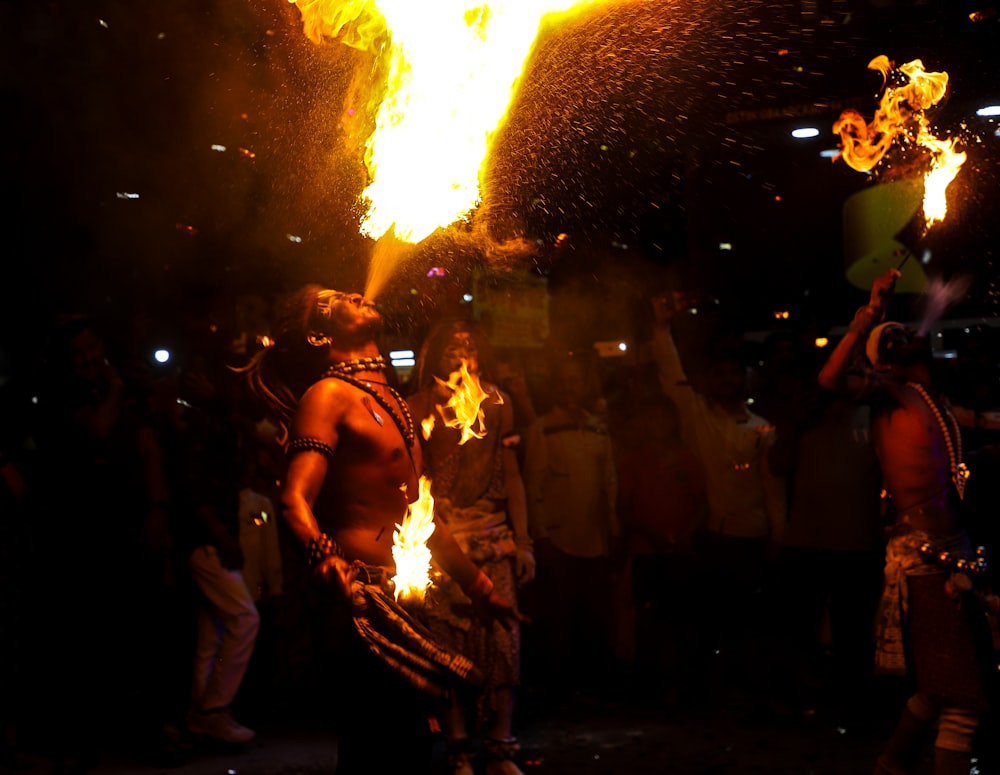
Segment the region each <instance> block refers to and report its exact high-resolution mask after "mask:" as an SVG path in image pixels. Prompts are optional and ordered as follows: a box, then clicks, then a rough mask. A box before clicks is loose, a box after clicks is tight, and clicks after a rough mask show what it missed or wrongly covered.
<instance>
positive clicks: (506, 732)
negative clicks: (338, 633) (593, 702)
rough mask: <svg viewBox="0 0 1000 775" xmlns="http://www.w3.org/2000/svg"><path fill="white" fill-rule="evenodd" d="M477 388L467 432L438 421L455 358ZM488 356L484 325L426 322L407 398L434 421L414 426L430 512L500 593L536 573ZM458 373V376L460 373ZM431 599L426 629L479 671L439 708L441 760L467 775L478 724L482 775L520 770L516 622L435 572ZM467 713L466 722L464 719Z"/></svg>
mask: <svg viewBox="0 0 1000 775" xmlns="http://www.w3.org/2000/svg"><path fill="white" fill-rule="evenodd" d="M463 366H464V367H465V368H466V369H467V370H468V373H469V375H470V377H471V378H474V379H475V380H478V381H479V385H480V387H481V389H482V391H483V393H484V398H483V402H482V404H480V407H479V409H480V412H481V415H480V418H481V422H476V423H474V424H473V426H472V428H471V430H473V431H476V433H477V435H476V436H473V437H471V438H466V437H465V436H464V435H463V433H462V432H461V431H460V430H459V429H458V428H456V427H449V426H448V425H447V421H450V420H452V419H454V418H453V417H452V415H451V414H450V412H451V410H450V409H448V408H446V407H447V405H448V403H449V401H451V400H452V399H453V397H454V394H455V390H454V389H453V388H451V387H449V386H448V383H450V382H451V379H452V375H454V374H456V373H459V372H460V369H461V368H462V367H463ZM491 366H492V358H491V357H490V354H489V341H488V339H487V338H486V335H485V333H484V332H483V331H482V330H481V329H480V328H479V327H478V326H477V325H475V324H473V323H470V322H467V321H464V320H445V321H442V322H441V323H439V324H437V325H436V326H434V328H432V329H431V331H430V333H429V334H428V336H427V338H426V340H425V341H424V344H423V347H422V348H421V351H420V357H419V358H418V359H417V377H416V385H415V387H416V392H415V393H413V394H412V395H410V396H409V398H408V399H407V403H408V405H409V407H410V411H411V412H412V414H413V417H414V420H415V421H416V422H417V423H418V424H423V422H424V421H426V420H431V421H433V423H434V425H433V428H432V429H431V430H430V431H429V432H425V433H424V434H423V439H422V449H423V475H424V476H426V477H428V478H429V479H430V480H431V494H432V495H433V496H434V509H435V512H436V514H437V515H438V516H439V517H440V518H441V519H442V520H444V522H445V523H447V525H448V529H449V530H450V531H451V533H452V535H453V536H454V537H455V540H456V541H457V542H458V544H459V546H461V547H462V550H463V551H464V552H465V553H466V555H467V556H468V557H469V559H471V560H472V561H473V562H474V563H475V564H476V565H477V566H479V568H481V569H482V571H483V572H484V573H486V575H487V576H489V578H490V580H491V581H492V582H493V584H494V585H495V588H496V589H497V590H499V591H500V592H501V593H502V594H503V595H504V596H505V597H506V598H507V599H509V600H514V601H516V600H517V597H518V587H519V585H521V584H526V583H528V582H530V581H531V580H532V579H533V578H534V575H535V557H534V553H533V551H532V542H531V537H530V536H529V534H528V511H527V504H526V502H525V492H524V483H523V481H522V479H521V473H520V466H519V464H518V460H517V453H516V450H517V447H518V445H519V443H520V437H519V434H517V433H516V431H515V429H514V409H515V406H514V402H513V401H512V399H511V396H510V395H509V394H507V393H505V392H503V391H501V390H500V389H499V388H498V387H497V386H496V385H495V384H493V383H492V382H491V381H490V377H491V374H490V371H491ZM463 379H464V377H463ZM437 593H438V599H437V604H436V605H435V606H431V607H430V608H429V609H428V611H427V621H428V625H429V627H430V631H431V633H432V635H434V637H435V639H436V640H438V641H439V642H440V643H443V644H445V645H446V646H448V647H450V648H452V649H454V650H455V651H457V652H458V653H461V654H463V655H464V656H466V657H468V658H469V659H470V660H472V662H473V663H474V664H475V665H476V666H477V667H478V668H479V669H480V670H481V671H482V672H483V673H484V675H485V677H486V679H485V682H484V685H483V686H482V687H479V688H477V690H476V691H475V692H471V691H456V692H455V693H454V694H453V696H452V701H451V703H450V705H449V707H448V709H447V711H446V713H445V714H444V726H445V733H446V735H447V746H448V755H449V764H450V767H451V771H452V773H454V775H471V773H472V771H473V769H472V766H473V763H474V759H475V756H474V754H475V750H476V749H475V746H474V744H473V743H472V734H473V732H474V729H475V727H481V728H482V730H483V733H484V735H483V740H482V748H483V753H484V754H485V756H486V772H487V773H488V775H521V770H520V768H519V767H518V766H517V764H516V763H515V758H516V753H517V751H518V744H517V739H516V737H515V735H514V708H515V700H516V693H517V689H518V687H519V686H520V684H521V628H520V625H519V623H514V624H512V625H510V626H508V627H505V626H503V625H501V624H500V623H499V622H483V621H482V620H481V619H480V618H478V617H477V616H476V615H475V612H474V610H473V608H472V602H471V600H470V599H469V598H468V597H467V596H466V594H465V593H464V592H462V590H461V588H460V587H459V586H458V584H456V583H454V582H452V581H451V580H450V579H447V578H443V579H442V580H441V582H440V583H439V584H438V589H437ZM470 722H471V723H470Z"/></svg>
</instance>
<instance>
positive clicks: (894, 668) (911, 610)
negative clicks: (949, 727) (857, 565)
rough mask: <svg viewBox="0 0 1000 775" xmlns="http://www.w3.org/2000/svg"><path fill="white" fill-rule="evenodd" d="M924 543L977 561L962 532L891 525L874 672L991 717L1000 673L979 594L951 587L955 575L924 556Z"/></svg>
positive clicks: (953, 704)
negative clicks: (906, 679)
mask: <svg viewBox="0 0 1000 775" xmlns="http://www.w3.org/2000/svg"><path fill="white" fill-rule="evenodd" d="M927 544H930V545H932V546H933V547H934V549H935V550H936V552H937V553H945V552H946V553H948V554H950V555H951V556H953V557H956V558H962V559H972V558H974V556H975V552H974V551H973V549H972V546H971V543H970V541H969V538H968V535H967V534H966V533H965V532H964V531H960V532H958V533H955V534H953V535H949V536H936V535H931V534H930V533H928V532H927V531H925V530H920V529H917V528H915V527H913V526H912V525H911V524H907V523H906V522H901V523H898V524H897V525H896V526H895V527H893V529H892V532H891V533H890V536H889V540H888V543H887V544H886V551H885V571H884V576H885V577H884V585H883V592H882V599H881V601H880V604H879V610H878V616H877V620H876V628H875V647H876V649H875V669H876V672H877V673H879V674H882V675H908V676H910V677H912V678H913V679H915V681H916V684H917V687H918V688H919V689H920V690H921V691H923V692H925V693H926V694H927V695H928V696H929V697H930V698H931V699H932V700H934V701H935V702H938V703H940V704H942V705H946V706H955V707H964V708H970V709H973V710H979V711H986V710H988V709H989V705H990V703H989V701H988V698H987V695H988V694H992V691H988V688H989V687H990V684H991V683H993V681H994V677H993V675H992V673H994V672H995V671H996V667H995V665H993V664H992V662H993V659H992V637H991V634H990V629H989V621H988V619H987V617H986V609H985V606H984V605H983V601H982V598H981V596H980V595H978V594H977V593H976V592H974V591H970V592H957V591H956V590H955V589H949V587H948V586H947V585H946V582H948V580H949V576H950V572H949V571H948V570H947V569H945V568H942V567H941V566H940V565H938V564H936V563H935V562H934V561H933V556H932V555H930V554H929V553H927V552H926V551H922V550H921V547H925V545H927Z"/></svg>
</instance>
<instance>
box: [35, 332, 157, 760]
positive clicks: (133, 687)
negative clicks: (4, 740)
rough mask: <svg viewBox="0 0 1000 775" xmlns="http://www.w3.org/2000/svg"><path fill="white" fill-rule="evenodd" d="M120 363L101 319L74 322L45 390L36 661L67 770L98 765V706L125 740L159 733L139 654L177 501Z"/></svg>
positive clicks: (136, 390) (52, 734)
mask: <svg viewBox="0 0 1000 775" xmlns="http://www.w3.org/2000/svg"><path fill="white" fill-rule="evenodd" d="M122 363H123V359H120V358H118V357H117V356H116V354H115V353H113V352H112V351H111V348H110V347H109V346H108V338H107V333H106V329H105V327H104V325H103V321H99V320H96V319H94V318H90V317H86V316H69V317H66V318H62V319H60V320H59V321H58V322H57V325H56V327H55V329H54V331H53V334H52V338H51V341H50V347H49V348H48V349H47V352H46V355H45V367H44V371H43V374H42V380H41V384H40V385H39V392H38V423H37V427H36V428H35V429H34V432H33V433H34V435H33V438H34V440H35V442H36V444H37V453H36V455H37V463H38V466H37V468H36V470H35V484H36V485H37V487H36V489H35V494H36V496H37V497H36V498H35V499H34V507H36V508H37V509H38V512H37V513H38V515H39V519H40V523H39V524H38V525H37V526H36V529H39V530H44V540H38V541H37V543H36V548H37V549H38V551H44V557H43V558H38V559H39V561H40V564H39V567H44V568H45V572H44V573H39V574H38V577H37V579H36V584H37V588H38V592H39V596H38V599H39V606H38V608H37V610H36V611H35V613H36V615H37V621H36V623H35V630H36V634H37V636H38V640H39V642H38V647H37V649H36V650H35V656H36V657H37V658H39V659H41V660H44V665H45V668H46V669H45V671H44V673H43V674H44V676H45V678H46V679H47V681H51V684H47V685H46V686H45V687H44V691H43V696H46V697H49V698H52V697H58V698H59V700H58V701H51V700H48V701H46V702H45V703H44V710H43V711H42V713H43V714H44V717H45V719H46V722H47V724H48V726H49V730H48V734H47V737H48V738H49V739H50V740H52V741H53V744H52V748H53V757H54V758H55V759H56V763H57V767H63V768H71V767H75V768H77V769H86V768H87V767H88V766H90V765H92V764H93V763H94V761H95V759H96V757H97V751H98V749H99V745H100V743H101V741H100V740H99V739H98V735H99V728H98V726H97V719H96V717H95V714H94V713H93V712H92V704H93V698H94V697H95V696H101V697H103V698H104V701H105V703H106V704H108V705H109V706H110V707H112V708H113V709H114V712H113V717H114V722H115V728H116V729H117V730H118V731H119V732H120V733H121V734H122V735H124V736H126V737H128V738H129V739H136V738H146V737H149V736H151V733H152V734H156V733H155V732H154V730H152V729H151V726H152V724H151V723H150V722H152V721H153V719H152V718H151V714H153V713H154V712H155V711H154V709H153V708H152V707H150V703H149V698H148V696H147V691H146V690H147V689H148V686H149V682H150V681H151V680H153V677H154V674H155V673H154V668H155V666H152V665H150V664H149V662H148V657H147V653H146V651H145V650H144V649H143V648H142V647H141V645H140V644H141V641H142V636H143V635H144V630H143V622H144V621H145V617H144V616H143V612H144V611H147V610H149V609H148V608H147V605H148V599H147V596H148V593H149V592H150V590H151V589H153V588H154V587H156V585H157V584H158V583H159V581H160V579H161V573H162V571H163V569H164V568H165V566H166V561H165V559H164V558H165V557H166V556H167V554H168V552H169V543H170V536H169V528H168V515H167V511H166V505H167V496H168V493H167V489H166V478H165V473H164V469H163V460H162V454H161V449H160V446H159V444H158V440H157V437H156V434H155V432H154V431H153V428H152V423H151V421H150V418H149V416H148V413H147V412H146V402H145V400H144V398H143V392H142V389H143V385H142V384H141V383H140V382H139V381H138V380H136V379H126V378H125V377H123V374H122V372H123V369H121V370H120V364H122ZM41 538H42V536H38V539H41ZM68 644H71V645H68ZM144 742H145V740H144Z"/></svg>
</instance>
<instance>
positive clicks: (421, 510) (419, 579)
mask: <svg viewBox="0 0 1000 775" xmlns="http://www.w3.org/2000/svg"><path fill="white" fill-rule="evenodd" d="M433 533H434V497H433V496H432V495H431V482H430V480H429V479H428V478H427V477H424V476H421V477H420V495H419V497H418V498H417V500H416V501H415V502H414V503H412V504H410V507H409V509H408V510H407V512H406V516H405V517H404V518H403V523H402V524H401V525H400V524H397V525H396V530H395V531H394V532H393V534H392V559H393V561H394V562H395V564H396V575H395V576H393V577H392V581H393V584H394V585H395V594H396V599H397V600H399V599H400V598H403V600H410V601H422V600H423V599H424V595H425V593H426V592H427V588H428V587H429V586H430V585H431V577H430V570H431V550H430V549H428V548H427V539H429V538H430V537H431V535H432V534H433Z"/></svg>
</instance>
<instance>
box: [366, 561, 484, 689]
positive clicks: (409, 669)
mask: <svg viewBox="0 0 1000 775" xmlns="http://www.w3.org/2000/svg"><path fill="white" fill-rule="evenodd" d="M351 604H352V607H353V610H354V615H353V620H354V628H355V630H356V631H357V633H358V635H360V636H361V639H362V641H363V642H364V643H365V644H366V645H367V646H368V648H369V649H370V650H371V652H372V653H373V654H374V655H375V656H376V657H377V658H378V659H379V660H380V661H381V662H382V663H383V664H385V665H386V666H388V667H389V668H390V669H391V670H393V671H394V672H395V673H396V674H398V675H399V676H400V677H401V678H403V679H405V680H406V681H407V682H408V683H409V684H410V685H411V686H413V687H414V688H415V689H417V690H419V691H421V692H423V693H424V694H426V695H428V696H429V697H431V698H432V699H434V700H443V699H445V698H447V697H448V696H449V695H450V692H451V690H452V688H453V687H455V686H456V685H459V684H461V683H467V684H469V685H471V686H474V687H478V686H481V685H482V682H483V675H482V674H481V673H480V671H479V670H478V669H477V667H476V666H475V665H474V664H473V663H472V661H471V660H469V659H467V658H466V657H464V656H462V655H461V654H458V653H456V652H454V651H451V650H449V649H447V648H445V647H443V646H441V645H440V644H439V643H437V642H435V641H434V640H433V638H432V637H431V634H430V633H429V632H428V630H427V629H426V628H425V627H424V626H423V625H422V624H421V623H420V622H418V621H417V620H416V619H415V618H413V616H411V615H410V614H409V613H408V612H407V611H406V610H405V609H403V607H402V606H400V605H399V604H398V603H397V602H396V600H395V599H394V598H393V595H392V593H391V592H387V591H386V589H385V588H383V587H382V586H381V585H379V584H374V583H365V582H363V581H361V580H356V581H355V582H354V584H353V586H352V594H351Z"/></svg>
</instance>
